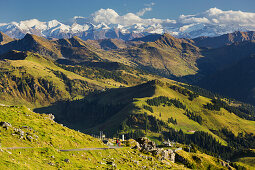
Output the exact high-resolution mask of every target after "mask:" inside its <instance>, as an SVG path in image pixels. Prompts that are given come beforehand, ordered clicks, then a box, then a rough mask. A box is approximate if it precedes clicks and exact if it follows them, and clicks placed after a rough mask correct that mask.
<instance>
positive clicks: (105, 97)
mask: <svg viewBox="0 0 255 170" xmlns="http://www.w3.org/2000/svg"><path fill="white" fill-rule="evenodd" d="M154 93H155V82H154V81H150V82H147V83H144V84H141V85H138V86H134V87H128V88H118V89H109V90H107V91H104V92H101V93H99V94H91V95H89V96H87V97H86V98H84V99H81V100H74V101H59V102H56V103H54V104H53V105H51V106H48V107H42V108H36V109H34V111H35V112H37V113H48V114H49V113H51V114H54V116H55V121H56V122H58V123H61V124H64V125H66V126H68V127H69V128H72V129H76V130H81V131H84V130H85V129H88V128H93V127H94V126H97V125H99V124H102V123H104V122H106V121H107V120H108V119H110V118H111V117H112V116H114V115H116V114H117V113H119V112H120V111H122V110H123V109H124V108H125V107H126V106H128V105H129V104H131V103H132V102H133V101H134V99H135V98H144V97H151V96H153V95H154ZM132 109H133V108H132ZM125 111H126V110H125Z"/></svg>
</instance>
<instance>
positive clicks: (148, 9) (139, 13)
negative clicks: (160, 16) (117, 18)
mask: <svg viewBox="0 0 255 170" xmlns="http://www.w3.org/2000/svg"><path fill="white" fill-rule="evenodd" d="M151 10H152V8H151V7H149V8H143V9H141V10H140V11H138V12H137V13H136V15H138V16H143V15H144V14H145V13H146V12H148V11H151Z"/></svg>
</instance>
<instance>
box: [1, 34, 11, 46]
mask: <svg viewBox="0 0 255 170" xmlns="http://www.w3.org/2000/svg"><path fill="white" fill-rule="evenodd" d="M13 40H14V39H12V38H11V37H9V36H8V35H6V34H4V33H2V32H1V31H0V45H4V44H7V43H9V42H11V41H13Z"/></svg>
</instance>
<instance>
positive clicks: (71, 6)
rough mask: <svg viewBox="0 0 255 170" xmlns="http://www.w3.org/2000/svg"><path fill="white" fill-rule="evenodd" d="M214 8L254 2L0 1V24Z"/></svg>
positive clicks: (252, 8) (166, 15)
mask: <svg viewBox="0 0 255 170" xmlns="http://www.w3.org/2000/svg"><path fill="white" fill-rule="evenodd" d="M214 7H216V8H218V9H221V10H224V11H226V10H234V11H239V10H240V11H243V12H252V13H255V0H154V1H153V0H0V23H3V22H12V21H17V22H18V21H21V20H27V19H34V18H36V19H38V20H40V21H49V20H53V19H56V20H59V21H66V20H68V19H70V18H73V17H74V16H83V17H88V16H90V15H91V14H92V13H94V12H95V11H98V10H100V9H107V8H110V9H113V10H115V11H116V12H117V13H118V14H119V15H124V14H126V13H135V14H137V15H138V16H141V17H142V18H159V19H177V18H178V17H179V16H180V15H190V14H197V13H201V12H203V11H206V10H208V9H210V8H214Z"/></svg>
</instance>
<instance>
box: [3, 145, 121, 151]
mask: <svg viewBox="0 0 255 170" xmlns="http://www.w3.org/2000/svg"><path fill="white" fill-rule="evenodd" d="M120 148H123V147H121V146H110V147H108V148H76V149H60V150H59V151H60V152H72V151H95V150H107V149H120ZM4 149H8V150H15V149H34V148H33V147H8V148H4Z"/></svg>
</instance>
